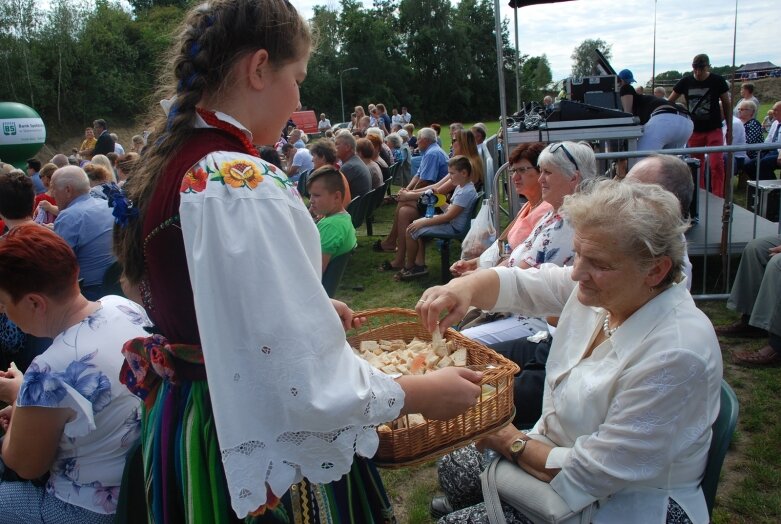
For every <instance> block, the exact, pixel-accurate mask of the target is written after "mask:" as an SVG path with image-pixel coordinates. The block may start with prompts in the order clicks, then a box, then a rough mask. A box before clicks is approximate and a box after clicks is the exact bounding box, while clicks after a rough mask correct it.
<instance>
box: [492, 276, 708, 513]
mask: <svg viewBox="0 0 781 524" xmlns="http://www.w3.org/2000/svg"><path fill="white" fill-rule="evenodd" d="M495 271H496V272H497V273H498V275H499V278H500V293H499V298H498V300H497V303H496V305H495V306H494V309H495V310H498V311H508V310H510V311H514V312H515V311H517V312H520V313H523V314H526V315H533V316H539V317H545V316H560V317H561V321H560V323H559V325H558V328H557V332H556V337H555V338H554V341H553V345H552V347H551V351H550V355H549V357H548V362H547V365H546V378H545V392H544V396H543V407H542V416H541V417H540V419H539V420H538V421H537V423H536V425H535V426H534V428H533V429H532V430H531V432H530V433H531V434H533V433H538V434H542V435H545V436H547V437H548V438H550V439H551V440H552V441H554V442H555V443H557V444H558V445H559V446H560V447H557V448H554V449H553V450H552V451H551V452H550V455H549V456H548V461H547V463H546V467H548V468H561V471H560V472H559V473H558V474H557V475H556V477H554V479H553V480H552V481H551V487H552V488H553V489H554V490H555V491H556V492H557V493H558V494H559V495H561V497H562V498H563V499H564V500H565V501H566V502H567V504H569V506H570V507H571V508H572V509H573V510H578V509H581V508H584V507H586V506H587V505H589V504H591V503H593V502H598V503H599V506H598V509H597V511H596V514H595V516H594V518H593V522H595V523H601V522H626V521H627V518H628V517H627V515H631V520H632V522H644V523H664V522H665V518H666V513H667V504H668V498H673V499H674V500H675V501H676V502H677V503H678V504H679V505H680V506H681V507H682V508H683V509H684V510H685V511H686V513H687V514H688V515H689V517H690V518H691V519H692V521H693V522H695V523H698V522H708V511H707V507H706V505H705V499H704V497H703V494H702V490H701V489H700V487H699V486H700V482H701V480H702V477H703V473H704V471H705V464H706V460H707V455H708V449H709V446H710V441H711V425H712V424H713V422H714V421H715V420H716V416H717V415H718V411H719V399H720V391H721V377H722V361H721V350H720V348H719V344H718V341H717V339H716V335H715V333H714V331H713V327H712V325H711V323H710V321H709V320H708V318H707V317H706V316H705V314H704V313H702V312H701V311H700V310H699V309H697V307H696V306H695V304H694V301H693V300H692V298H691V295H690V294H689V292H688V291H687V289H686V282H685V279H684V281H682V282H680V283H678V284H675V285H673V286H672V287H670V288H669V289H667V290H666V291H664V292H663V293H661V294H660V295H658V296H657V297H655V298H653V299H652V300H650V301H649V302H648V303H646V304H645V305H644V306H642V307H641V308H640V309H639V310H638V311H636V312H635V313H634V314H633V315H632V316H631V317H630V318H629V319H627V320H626V321H625V322H624V323H623V324H621V326H620V327H619V328H618V329H617V330H616V331H615V333H614V334H613V336H612V337H611V338H609V339H607V340H606V341H605V342H603V343H602V344H600V345H599V346H598V347H597V348H596V349H594V351H593V353H592V355H591V356H590V357H589V358H586V359H584V358H583V355H584V354H585V352H586V350H587V348H588V347H589V345H590V344H591V341H592V340H593V339H594V337H595V336H596V334H597V333H598V330H600V329H601V326H602V321H603V320H604V318H605V310H604V309H602V308H598V307H588V306H585V305H583V304H581V303H580V302H579V300H578V298H577V283H576V282H573V281H572V279H571V278H570V274H571V272H572V268H569V267H564V268H562V267H558V266H554V265H551V264H543V265H542V266H540V268H539V269H534V268H530V269H526V270H519V269H517V268H497V269H495Z"/></svg>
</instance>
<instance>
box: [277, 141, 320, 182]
mask: <svg viewBox="0 0 781 524" xmlns="http://www.w3.org/2000/svg"><path fill="white" fill-rule="evenodd" d="M282 154H283V155H285V158H286V159H287V169H286V170H285V171H287V176H288V177H290V178H291V179H293V180H298V177H299V175H301V173H303V172H304V171H307V170H310V169H314V167H315V165H314V163H313V162H312V154H311V153H310V152H309V150H308V149H307V148H305V147H301V148H297V147H296V146H294V145H293V144H291V143H287V144H285V145H284V146H282Z"/></svg>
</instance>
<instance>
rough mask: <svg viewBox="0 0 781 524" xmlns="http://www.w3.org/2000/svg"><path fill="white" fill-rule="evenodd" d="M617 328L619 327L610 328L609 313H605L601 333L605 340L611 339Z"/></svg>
mask: <svg viewBox="0 0 781 524" xmlns="http://www.w3.org/2000/svg"><path fill="white" fill-rule="evenodd" d="M618 328H619V326H616V327H614V328H611V327H610V313H605V321H604V322H602V332H603V333H604V334H605V336H606V337H607V338H610V337H612V336H613V333H615V332H616V330H617V329H618Z"/></svg>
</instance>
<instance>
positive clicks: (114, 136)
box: [108, 133, 119, 142]
mask: <svg viewBox="0 0 781 524" xmlns="http://www.w3.org/2000/svg"><path fill="white" fill-rule="evenodd" d="M108 136H110V137H111V140H113V141H114V142H117V141H119V136H118V135H117V134H116V133H109V134H108Z"/></svg>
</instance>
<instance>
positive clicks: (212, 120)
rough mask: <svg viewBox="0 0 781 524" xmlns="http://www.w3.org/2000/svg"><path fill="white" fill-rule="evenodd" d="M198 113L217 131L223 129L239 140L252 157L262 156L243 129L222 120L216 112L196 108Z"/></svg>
mask: <svg viewBox="0 0 781 524" xmlns="http://www.w3.org/2000/svg"><path fill="white" fill-rule="evenodd" d="M196 111H198V114H199V115H200V116H201V118H203V121H204V122H206V123H207V124H209V125H210V126H212V127H216V128H217V129H222V130H223V131H225V132H226V133H228V134H230V135H232V136H235V137H236V138H238V139H239V140H240V141H241V143H242V145H243V146H244V149H245V150H246V152H247V154H250V155H252V156H260V154H259V153H258V150H257V149H255V146H254V145H253V144H252V142H251V141H250V139H249V138H247V135H246V134H245V133H244V132H243V131H242V130H241V129H239V128H238V127H236V126H234V125H233V124H230V123H228V122H224V121H222V120H220V119H219V118H217V115H216V114H215V113H214V111H209V110H208V109H203V108H202V107H198V108H196Z"/></svg>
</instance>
